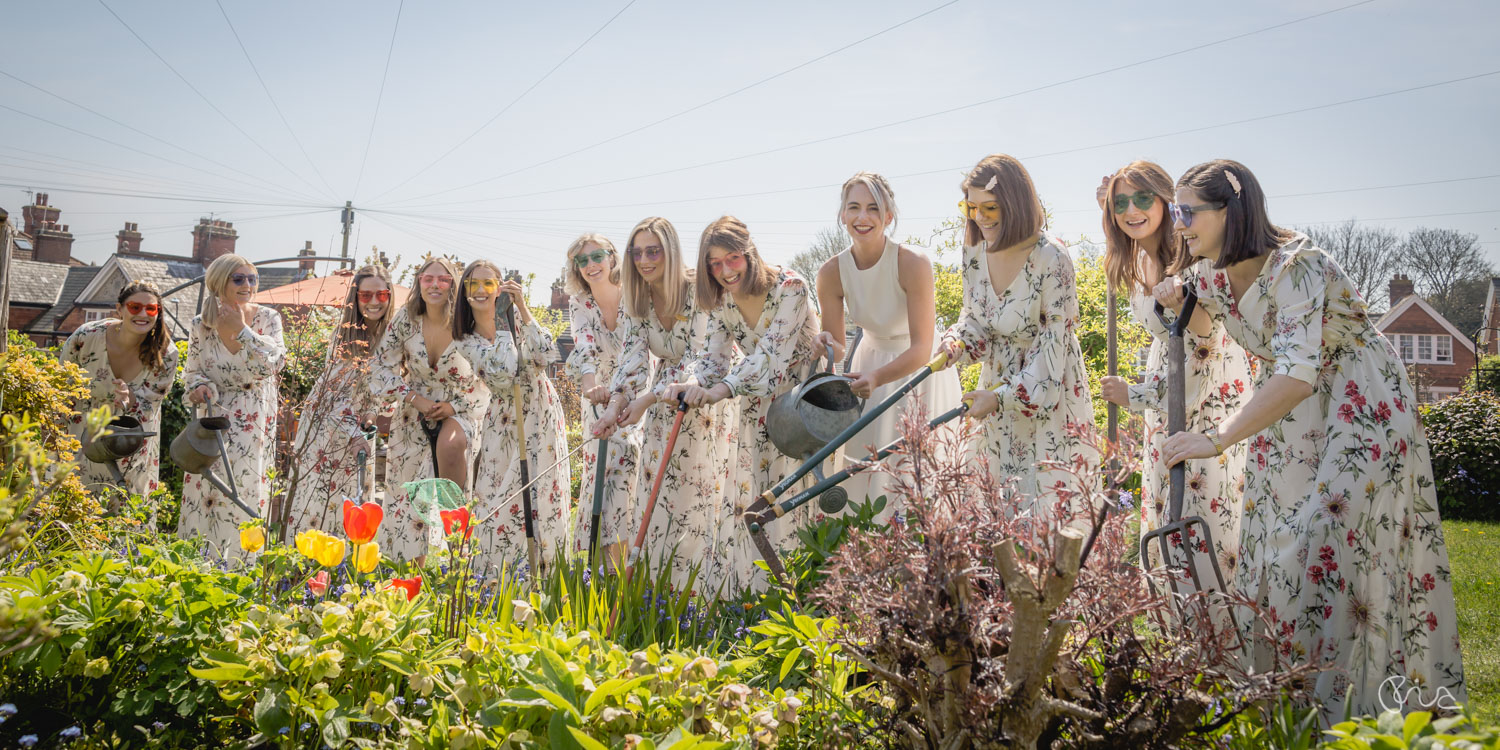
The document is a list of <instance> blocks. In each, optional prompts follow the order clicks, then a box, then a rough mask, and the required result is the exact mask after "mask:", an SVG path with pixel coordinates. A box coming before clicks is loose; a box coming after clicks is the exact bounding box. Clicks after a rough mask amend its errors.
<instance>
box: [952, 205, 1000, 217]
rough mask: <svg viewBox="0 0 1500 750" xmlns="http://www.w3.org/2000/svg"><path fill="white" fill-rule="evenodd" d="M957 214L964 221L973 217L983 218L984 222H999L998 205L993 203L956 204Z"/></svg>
mask: <svg viewBox="0 0 1500 750" xmlns="http://www.w3.org/2000/svg"><path fill="white" fill-rule="evenodd" d="M958 212H959V213H960V214H962V215H963V217H964V218H965V219H973V218H975V215H976V214H978V215H979V216H983V217H984V220H985V221H999V220H1000V204H999V203H996V202H994V201H990V202H989V203H970V202H968V201H959V202H958Z"/></svg>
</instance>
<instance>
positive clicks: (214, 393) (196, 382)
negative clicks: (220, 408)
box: [182, 316, 219, 412]
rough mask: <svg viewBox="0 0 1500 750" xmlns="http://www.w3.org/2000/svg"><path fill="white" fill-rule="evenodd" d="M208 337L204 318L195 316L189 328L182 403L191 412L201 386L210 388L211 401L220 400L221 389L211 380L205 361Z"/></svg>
mask: <svg viewBox="0 0 1500 750" xmlns="http://www.w3.org/2000/svg"><path fill="white" fill-rule="evenodd" d="M207 335H208V334H207V332H206V331H204V330H203V317H202V316H194V317H193V322H192V324H191V325H189V326H188V350H187V362H185V363H183V366H182V387H183V392H182V403H183V404H184V405H185V406H187V408H188V411H189V412H191V411H192V409H193V401H192V395H193V391H195V390H197V389H198V386H200V385H206V386H208V394H209V395H208V399H209V401H218V400H219V388H218V386H216V385H214V382H213V380H211V379H209V377H208V371H207V368H206V367H205V363H204V361H203V343H204V339H205V338H206V337H207Z"/></svg>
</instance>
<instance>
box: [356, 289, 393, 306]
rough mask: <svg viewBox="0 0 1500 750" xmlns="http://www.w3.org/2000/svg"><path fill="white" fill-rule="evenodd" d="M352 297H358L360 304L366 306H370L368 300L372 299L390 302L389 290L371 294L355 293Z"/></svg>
mask: <svg viewBox="0 0 1500 750" xmlns="http://www.w3.org/2000/svg"><path fill="white" fill-rule="evenodd" d="M354 296H356V297H358V298H359V301H360V302H363V303H365V304H367V305H368V304H370V300H372V299H373V300H376V301H379V302H390V301H391V290H389V289H380V290H377V291H373V292H356V293H355V295H354Z"/></svg>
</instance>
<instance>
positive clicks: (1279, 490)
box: [1190, 234, 1466, 717]
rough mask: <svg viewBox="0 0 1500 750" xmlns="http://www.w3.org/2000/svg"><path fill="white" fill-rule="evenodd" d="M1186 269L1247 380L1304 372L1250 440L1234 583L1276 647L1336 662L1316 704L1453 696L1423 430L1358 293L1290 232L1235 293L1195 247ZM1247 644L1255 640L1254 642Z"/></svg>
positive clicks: (1444, 574) (1443, 564)
mask: <svg viewBox="0 0 1500 750" xmlns="http://www.w3.org/2000/svg"><path fill="white" fill-rule="evenodd" d="M1190 281H1191V283H1193V284H1194V288H1195V289H1196V290H1197V292H1198V297H1199V299H1200V300H1202V305H1203V307H1204V309H1206V310H1207V311H1209V312H1210V313H1211V314H1212V315H1213V316H1214V317H1215V318H1217V319H1218V320H1220V321H1222V322H1223V324H1224V327H1225V329H1226V330H1228V332H1229V335H1230V336H1232V337H1234V339H1235V341H1237V342H1239V343H1240V345H1241V346H1243V347H1245V350H1246V351H1247V352H1249V353H1250V354H1251V355H1253V356H1255V357H1256V358H1258V359H1259V366H1258V367H1257V385H1262V384H1264V383H1265V382H1266V381H1267V380H1268V379H1269V378H1271V377H1272V376H1274V375H1287V376H1290V377H1293V378H1296V379H1298V380H1301V381H1303V382H1306V383H1308V384H1310V385H1312V387H1313V394H1312V395H1311V396H1309V397H1308V398H1307V399H1305V400H1304V401H1302V403H1300V404H1298V405H1297V406H1295V407H1293V409H1292V411H1291V413H1290V414H1288V415H1287V416H1285V417H1283V418H1282V419H1281V420H1280V421H1278V422H1276V423H1275V424H1273V425H1271V426H1270V427H1268V428H1266V429H1265V430H1263V431H1261V432H1260V433H1258V434H1257V435H1255V437H1253V438H1251V439H1250V440H1249V446H1248V448H1249V450H1248V457H1247V464H1248V465H1247V467H1246V472H1245V477H1246V486H1245V500H1244V503H1245V508H1244V512H1245V515H1244V520H1243V522H1242V534H1241V542H1240V565H1239V569H1238V571H1237V575H1236V580H1235V585H1236V587H1237V588H1238V589H1239V591H1240V592H1241V593H1243V594H1246V595H1249V596H1252V597H1254V598H1255V599H1256V600H1257V601H1258V602H1259V604H1260V606H1261V607H1262V608H1263V610H1264V612H1265V614H1267V615H1269V616H1270V617H1271V619H1272V628H1273V630H1274V632H1273V633H1272V635H1273V636H1274V638H1275V643H1276V644H1277V648H1278V649H1279V650H1280V651H1281V653H1282V655H1283V656H1290V657H1292V658H1294V659H1297V660H1303V659H1311V660H1315V661H1316V660H1326V661H1330V662H1332V663H1333V664H1335V665H1337V666H1338V667H1339V669H1336V670H1333V671H1328V672H1323V673H1322V674H1320V675H1319V676H1318V677H1317V678H1316V681H1315V683H1314V685H1313V693H1314V699H1315V700H1316V701H1317V702H1318V703H1319V704H1321V705H1322V706H1323V708H1324V710H1325V716H1331V717H1338V716H1342V713H1343V712H1342V708H1343V705H1344V701H1345V699H1346V698H1347V699H1348V700H1350V701H1352V703H1353V709H1354V713H1355V715H1359V714H1378V713H1380V712H1381V710H1382V701H1383V702H1384V704H1385V707H1392V708H1394V707H1397V706H1398V705H1400V703H1401V699H1402V698H1405V697H1407V696H1408V695H1409V696H1410V697H1411V698H1413V699H1414V700H1413V701H1412V702H1411V703H1410V704H1409V705H1407V706H1406V708H1407V709H1409V710H1418V709H1419V708H1420V707H1419V706H1418V705H1417V702H1416V700H1415V699H1416V698H1418V696H1420V699H1421V701H1424V702H1426V704H1427V705H1429V706H1430V705H1432V704H1433V703H1434V702H1436V701H1438V700H1439V699H1440V698H1442V697H1443V696H1442V695H1440V694H1438V693H1437V689H1438V688H1444V689H1446V691H1447V693H1446V695H1447V696H1448V697H1450V698H1451V699H1453V700H1456V701H1459V702H1462V701H1464V700H1465V698H1466V695H1465V690H1464V673H1463V664H1462V655H1461V653H1460V651H1459V646H1458V627H1457V621H1456V619H1455V615H1454V606H1453V587H1452V583H1451V574H1450V570H1449V568H1448V550H1447V547H1445V546H1444V544H1443V530H1442V526H1441V525H1440V524H1439V523H1438V512H1437V503H1436V500H1435V494H1434V488H1433V479H1432V464H1431V460H1430V458H1429V456H1428V447H1427V437H1426V434H1425V433H1424V432H1423V430H1422V424H1421V421H1420V419H1419V417H1418V415H1417V407H1416V402H1415V399H1414V397H1413V394H1412V388H1411V385H1410V384H1409V383H1408V382H1407V379H1406V371H1405V369H1404V368H1403V367H1402V365H1401V361H1400V359H1399V358H1398V357H1397V355H1396V352H1395V350H1394V349H1392V348H1391V345H1390V343H1389V342H1388V341H1386V339H1385V338H1384V337H1382V336H1381V335H1380V333H1379V332H1378V331H1376V330H1375V327H1374V326H1373V325H1372V323H1371V321H1370V318H1369V316H1368V315H1367V314H1366V308H1365V302H1364V300H1363V299H1361V298H1360V296H1359V293H1358V292H1357V291H1356V290H1355V289H1354V286H1353V285H1352V284H1351V283H1350V282H1349V279H1348V277H1347V276H1345V275H1344V272H1343V270H1342V269H1340V268H1339V267H1338V265H1337V264H1336V263H1334V261H1333V259H1332V258H1330V257H1329V256H1328V255H1327V254H1326V253H1324V252H1323V251H1322V250H1320V249H1318V248H1317V247H1316V246H1314V245H1313V243H1312V241H1311V240H1309V239H1308V238H1307V237H1306V236H1304V235H1301V234H1298V235H1296V236H1295V238H1294V239H1292V240H1291V241H1290V242H1289V243H1287V244H1286V245H1284V246H1282V247H1279V248H1277V249H1275V250H1273V251H1271V253H1270V255H1269V257H1268V258H1267V259H1266V262H1265V265H1264V267H1262V269H1261V271H1260V275H1259V276H1258V277H1257V278H1256V280H1255V282H1254V284H1253V285H1252V286H1251V287H1250V288H1249V289H1247V290H1246V292H1245V294H1244V298H1243V299H1241V300H1239V301H1236V300H1235V299H1234V296H1233V293H1232V292H1231V291H1230V286H1229V282H1228V278H1227V276H1226V275H1225V272H1224V271H1216V270H1213V269H1212V268H1211V267H1210V266H1209V265H1208V263H1206V262H1204V263H1200V264H1198V265H1197V266H1195V267H1194V268H1193V269H1192V271H1191V279H1190ZM1240 619H1241V623H1242V626H1243V625H1244V624H1245V623H1246V622H1247V620H1248V618H1243V617H1242V618H1240ZM1254 658H1255V662H1256V664H1257V665H1264V664H1266V663H1267V662H1268V661H1269V658H1270V655H1269V654H1268V653H1267V652H1266V651H1265V649H1264V648H1263V647H1262V648H1259V649H1257V652H1256V654H1255V657H1254ZM1387 680H1390V681H1389V682H1387ZM1403 681H1404V683H1405V686H1404V688H1402V689H1399V690H1396V691H1393V690H1392V689H1391V686H1392V685H1397V686H1398V687H1399V686H1400V683H1402V682H1403ZM1382 683H1386V687H1385V688H1384V689H1382V687H1381V686H1382ZM1416 687H1420V688H1422V689H1421V690H1420V691H1413V690H1411V689H1412V688H1416ZM1408 691H1410V692H1408ZM1397 695H1399V696H1400V697H1399V698H1398V697H1393V696H1397Z"/></svg>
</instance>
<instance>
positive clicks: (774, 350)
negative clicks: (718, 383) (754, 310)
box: [723, 278, 813, 397]
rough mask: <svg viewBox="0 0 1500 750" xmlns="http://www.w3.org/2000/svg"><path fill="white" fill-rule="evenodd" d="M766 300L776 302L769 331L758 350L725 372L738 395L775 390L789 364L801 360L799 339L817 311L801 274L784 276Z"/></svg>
mask: <svg viewBox="0 0 1500 750" xmlns="http://www.w3.org/2000/svg"><path fill="white" fill-rule="evenodd" d="M766 304H770V305H775V310H774V311H773V312H772V315H771V321H770V323H768V324H767V325H766V332H765V333H764V334H762V335H761V337H760V341H759V342H757V343H756V345H755V350H754V351H751V352H747V353H746V354H745V356H744V357H742V358H741V359H740V361H739V363H738V364H736V365H735V366H734V367H733V368H732V369H731V370H730V371H729V374H727V375H725V376H724V381H723V382H724V383H725V384H726V385H728V386H729V391H730V392H731V393H733V394H735V395H738V396H762V397H764V396H770V395H772V393H774V391H775V390H776V386H777V385H778V384H779V383H780V382H781V381H782V380H784V379H785V377H784V376H785V373H786V368H788V367H790V366H791V364H792V363H793V362H796V361H797V343H798V341H799V340H800V339H801V337H802V331H803V329H804V328H806V327H807V321H808V317H809V316H810V315H813V307H812V295H811V293H810V292H809V290H808V288H807V282H805V281H803V280H802V279H800V278H796V279H785V280H783V281H782V282H781V285H780V287H779V289H777V290H775V291H773V292H772V299H770V300H767V301H766Z"/></svg>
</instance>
